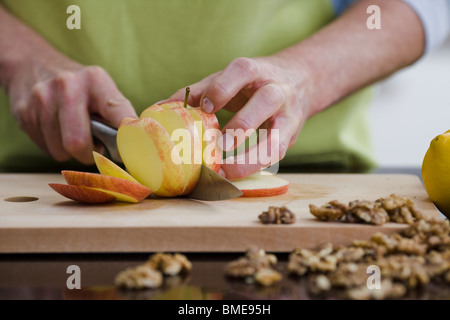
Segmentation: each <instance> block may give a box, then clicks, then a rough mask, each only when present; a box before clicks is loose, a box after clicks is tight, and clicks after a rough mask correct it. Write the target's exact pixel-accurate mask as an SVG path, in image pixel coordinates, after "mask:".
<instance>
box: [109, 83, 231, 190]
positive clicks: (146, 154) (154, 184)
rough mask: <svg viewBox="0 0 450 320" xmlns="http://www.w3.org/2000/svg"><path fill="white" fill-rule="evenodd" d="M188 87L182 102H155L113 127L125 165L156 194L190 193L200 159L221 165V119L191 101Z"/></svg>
mask: <svg viewBox="0 0 450 320" xmlns="http://www.w3.org/2000/svg"><path fill="white" fill-rule="evenodd" d="M188 93H189V91H188V89H187V95H186V99H185V101H184V103H183V102H182V101H173V102H168V103H162V104H154V105H152V106H150V107H148V108H147V109H145V110H144V111H143V112H142V113H141V115H140V117H139V119H132V118H125V119H123V120H122V122H121V124H120V126H119V129H118V131H117V147H118V149H119V153H120V156H121V158H122V160H123V163H124V164H125V167H126V168H127V171H128V172H129V174H130V175H131V176H132V177H134V178H135V179H136V180H137V181H139V183H141V184H143V185H145V186H147V187H149V188H150V189H151V190H152V191H153V193H154V194H156V195H159V196H163V197H174V196H181V195H187V194H189V193H191V192H192V190H193V189H194V188H195V186H196V185H197V182H198V179H199V177H200V173H201V165H202V163H203V164H204V165H206V166H208V167H209V168H211V169H212V170H214V171H216V172H219V169H220V163H221V160H222V153H221V150H219V148H218V146H217V134H220V130H219V121H218V120H217V117H216V116H215V115H214V114H207V113H204V112H203V111H201V110H200V109H199V108H193V107H191V106H189V105H188V104H187V96H188ZM209 129H211V130H210V131H209ZM206 133H208V134H206ZM205 136H211V137H205ZM208 139H210V140H212V141H211V142H208V141H207V140H208ZM205 140H206V141H205ZM205 151H208V152H205Z"/></svg>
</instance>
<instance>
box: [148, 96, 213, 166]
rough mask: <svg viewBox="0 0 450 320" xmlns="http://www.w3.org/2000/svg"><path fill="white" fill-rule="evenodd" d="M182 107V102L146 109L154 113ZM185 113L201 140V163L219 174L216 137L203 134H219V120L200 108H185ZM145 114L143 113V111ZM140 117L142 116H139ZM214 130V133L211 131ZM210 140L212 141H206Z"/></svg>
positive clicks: (188, 106)
mask: <svg viewBox="0 0 450 320" xmlns="http://www.w3.org/2000/svg"><path fill="white" fill-rule="evenodd" d="M178 107H183V108H184V102H183V101H172V102H168V103H163V104H161V105H157V104H155V105H152V106H150V107H149V108H148V109H149V110H154V111H157V110H158V111H160V110H169V109H173V108H178ZM186 109H187V111H188V112H189V113H190V114H191V116H192V118H193V120H194V123H195V127H196V129H197V132H198V135H199V137H200V140H202V151H203V153H202V163H203V164H204V165H205V166H207V167H208V168H210V169H211V170H214V171H215V172H219V170H220V163H221V160H222V151H221V150H220V148H219V147H218V145H217V137H216V138H215V139H214V138H213V137H206V136H205V132H206V131H207V130H210V132H211V134H212V133H215V132H217V133H220V125H219V120H218V119H217V117H216V115H215V114H214V113H206V112H204V111H203V110H202V109H200V108H194V107H192V106H190V105H187V106H186ZM144 112H145V111H144ZM141 116H142V115H141ZM213 130H215V131H213ZM208 140H212V141H208Z"/></svg>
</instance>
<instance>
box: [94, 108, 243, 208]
mask: <svg viewBox="0 0 450 320" xmlns="http://www.w3.org/2000/svg"><path fill="white" fill-rule="evenodd" d="M91 133H92V136H93V137H94V142H95V143H101V144H102V145H103V146H104V147H105V148H106V150H107V152H108V153H109V156H110V158H111V159H112V160H113V161H114V162H116V163H120V164H123V161H122V158H121V157H120V154H119V149H118V148H117V141H116V136H117V129H115V128H113V127H111V126H109V125H107V124H106V123H105V121H104V120H103V119H101V118H99V117H97V116H93V115H91ZM241 195H242V192H241V190H239V189H238V188H237V187H236V186H235V185H234V184H232V183H231V182H230V181H229V180H227V179H225V178H224V177H222V176H221V175H220V174H218V173H217V172H215V171H214V170H211V169H210V168H208V167H207V166H205V165H204V164H202V168H201V172H200V178H199V180H198V183H197V186H196V187H195V189H194V190H193V191H192V192H191V193H190V194H188V195H187V197H189V198H191V199H196V200H204V201H218V200H228V199H234V198H238V197H240V196H241Z"/></svg>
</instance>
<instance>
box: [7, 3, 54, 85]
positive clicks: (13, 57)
mask: <svg viewBox="0 0 450 320" xmlns="http://www.w3.org/2000/svg"><path fill="white" fill-rule="evenodd" d="M44 52H45V55H43V54H41V53H44ZM55 54H56V51H55V50H54V49H53V48H52V47H51V46H50V45H49V44H48V42H47V41H45V39H43V38H42V37H41V36H40V35H38V34H37V33H36V32H35V31H33V30H32V29H31V28H29V27H28V26H26V25H25V24H24V23H22V22H21V21H20V20H18V19H16V18H15V17H13V16H12V15H11V14H9V13H8V12H7V11H6V10H5V9H4V8H3V7H2V6H1V5H0V86H2V87H4V88H6V89H7V88H8V83H9V82H10V80H11V78H12V77H13V74H14V71H15V70H16V69H17V67H18V65H19V64H20V63H21V62H23V61H26V60H29V59H30V57H37V56H40V57H46V59H52V58H53V57H54V56H55Z"/></svg>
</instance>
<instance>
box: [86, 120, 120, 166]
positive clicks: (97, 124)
mask: <svg viewBox="0 0 450 320" xmlns="http://www.w3.org/2000/svg"><path fill="white" fill-rule="evenodd" d="M91 133H92V136H93V137H94V141H96V142H100V143H101V144H102V145H103V146H104V147H105V148H106V150H107V151H108V153H109V155H110V157H111V159H112V160H113V161H115V162H119V163H122V159H121V157H120V154H119V150H118V149H117V142H116V137H117V130H116V129H114V128H112V127H110V126H109V125H107V124H106V122H105V121H104V120H103V119H101V118H99V117H97V116H92V115H91Z"/></svg>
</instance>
